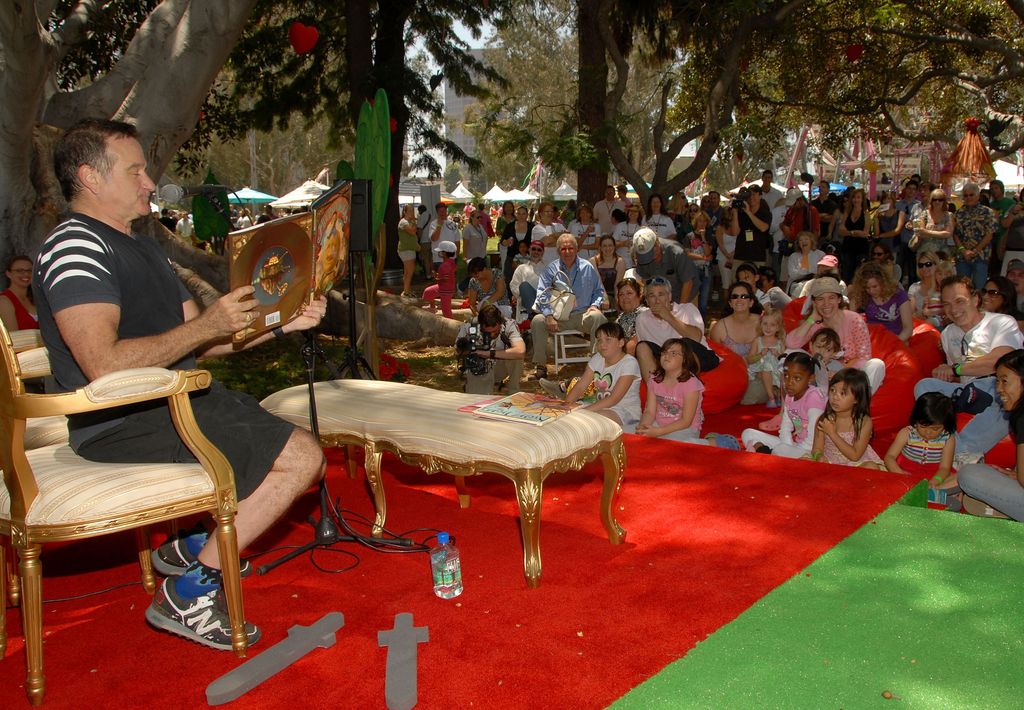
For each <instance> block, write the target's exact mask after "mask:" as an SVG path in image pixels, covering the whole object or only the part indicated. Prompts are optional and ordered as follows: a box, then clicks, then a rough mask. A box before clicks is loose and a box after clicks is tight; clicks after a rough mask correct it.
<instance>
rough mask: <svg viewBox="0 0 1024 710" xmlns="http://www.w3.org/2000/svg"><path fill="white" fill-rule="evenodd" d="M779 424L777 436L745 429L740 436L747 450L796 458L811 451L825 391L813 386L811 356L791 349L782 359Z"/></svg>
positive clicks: (822, 409) (823, 405)
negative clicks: (780, 418)
mask: <svg viewBox="0 0 1024 710" xmlns="http://www.w3.org/2000/svg"><path fill="white" fill-rule="evenodd" d="M782 389H783V391H784V392H785V393H786V395H785V397H783V400H782V426H781V428H780V429H779V435H778V436H772V435H771V434H767V433H765V432H763V431H758V430H757V429H746V430H744V431H743V434H742V435H741V438H742V439H743V445H744V447H746V449H747V451H756V452H758V453H762V454H775V455H777V456H785V457H787V458H792V459H798V458H800V457H802V456H804V455H805V454H809V453H810V451H811V444H812V443H814V436H813V432H814V429H815V426H817V423H818V418H819V417H820V416H821V413H822V412H824V411H825V395H824V394H823V393H822V391H821V390H820V389H818V388H817V387H815V386H814V360H813V359H812V358H811V356H810V355H808V354H807V353H805V352H801V351H797V352H792V353H790V354H789V355H787V356H786V359H785V361H784V362H783V363H782Z"/></svg>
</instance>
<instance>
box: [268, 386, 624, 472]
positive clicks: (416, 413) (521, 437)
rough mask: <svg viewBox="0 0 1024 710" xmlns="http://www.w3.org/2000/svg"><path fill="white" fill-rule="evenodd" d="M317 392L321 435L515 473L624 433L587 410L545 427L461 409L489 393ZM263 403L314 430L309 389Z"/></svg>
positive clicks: (378, 388)
mask: <svg viewBox="0 0 1024 710" xmlns="http://www.w3.org/2000/svg"><path fill="white" fill-rule="evenodd" d="M315 390H316V411H317V422H318V424H319V428H320V434H321V435H329V434H347V435H354V436H357V437H359V438H360V439H362V440H364V441H372V442H377V441H387V442H390V443H392V444H393V445H395V446H396V447H397V448H398V449H399V450H401V451H403V452H405V453H408V454H429V455H434V456H443V457H444V458H446V459H448V460H449V461H452V462H455V463H471V462H480V461H486V462H488V463H493V464H498V465H501V466H504V467H507V468H509V469H520V468H534V467H536V468H540V467H543V466H544V465H545V464H547V463H549V462H551V461H553V460H556V459H560V458H563V457H566V456H571V455H572V454H574V453H576V452H578V451H582V450H589V449H592V448H593V447H594V446H596V445H597V444H598V443H600V442H602V441H614V440H616V439H617V438H619V436H621V435H622V429H621V428H620V427H619V426H618V425H617V424H615V423H614V422H613V421H611V420H610V419H608V418H606V417H602V416H601V415H600V414H597V413H594V412H588V411H586V410H577V411H574V412H572V413H571V414H569V415H568V416H565V417H562V418H561V419H558V420H555V421H553V422H548V423H547V424H545V425H543V426H531V425H528V424H522V423H517V422H502V421H495V420H491V419H484V418H483V417H477V416H474V415H473V414H470V413H466V412H460V411H458V408H459V407H462V406H465V405H467V404H472V403H474V402H479V401H480V400H481V399H483V397H482V396H481V395H478V394H461V393H458V392H441V391H438V390H433V389H430V388H427V387H419V386H417V385H408V384H402V383H398V382H377V381H373V380H332V381H330V382H317V383H316V385H315ZM261 404H262V405H263V407H264V408H265V409H267V411H269V412H271V413H273V414H276V415H277V416H279V417H281V418H282V419H284V420H286V421H289V422H291V423H293V424H295V425H297V426H301V427H304V428H306V429H308V428H309V395H308V389H307V387H306V386H305V385H300V386H297V387H291V388H289V389H286V390H282V391H280V392H276V393H274V394H272V395H270V396H269V397H267V398H266V399H265V400H263V402H262V403H261Z"/></svg>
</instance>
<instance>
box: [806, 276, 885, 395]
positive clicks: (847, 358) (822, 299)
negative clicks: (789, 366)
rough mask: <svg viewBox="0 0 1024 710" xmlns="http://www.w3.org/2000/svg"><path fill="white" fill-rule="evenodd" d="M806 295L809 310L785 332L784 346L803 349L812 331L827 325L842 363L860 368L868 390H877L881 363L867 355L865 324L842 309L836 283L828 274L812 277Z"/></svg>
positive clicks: (868, 339) (881, 376) (868, 343)
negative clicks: (839, 349) (840, 348)
mask: <svg viewBox="0 0 1024 710" xmlns="http://www.w3.org/2000/svg"><path fill="white" fill-rule="evenodd" d="M810 297H811V304H812V305H811V310H810V313H809V315H808V316H807V317H806V318H805V319H804V320H803V321H801V323H800V325H799V326H798V327H796V328H794V329H793V330H790V331H789V333H787V334H786V347H787V348H791V349H792V348H802V349H806V346H807V345H808V343H810V342H811V339H812V338H813V337H814V334H815V333H817V332H818V331H819V330H821V329H822V328H831V329H832V330H834V331H835V332H836V333H838V334H839V342H840V343H841V344H842V346H843V356H842V358H843V364H844V365H845V366H846V367H855V368H857V369H859V370H863V371H864V374H865V375H867V376H868V382H869V383H870V384H871V391H872V392H876V391H878V388H879V386H881V384H882V380H883V379H884V378H885V363H884V362H882V361H881V360H879V359H878V358H876V357H872V356H871V335H870V333H868V325H867V323H865V322H864V318H863V317H862V316H861V315H860V314H859V313H856V312H854V311H851V310H849V309H847V308H846V304H845V303H844V302H843V289H842V288H841V287H840V285H839V282H838V281H836V280H835V279H834V278H832V277H831V276H825V277H822V278H817V279H814V281H812V282H811V294H810Z"/></svg>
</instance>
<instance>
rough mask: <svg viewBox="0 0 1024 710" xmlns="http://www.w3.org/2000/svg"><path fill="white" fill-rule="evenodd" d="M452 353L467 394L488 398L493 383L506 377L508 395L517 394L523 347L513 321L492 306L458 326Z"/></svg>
mask: <svg viewBox="0 0 1024 710" xmlns="http://www.w3.org/2000/svg"><path fill="white" fill-rule="evenodd" d="M455 350H456V352H457V353H458V355H459V370H461V371H463V372H465V373H466V392H467V393H468V394H491V393H492V392H494V383H495V381H497V382H502V381H503V380H504V379H505V378H506V377H508V392H509V394H515V393H516V392H518V391H519V382H520V380H522V379H523V359H524V358H525V357H526V343H524V342H523V337H522V336H521V335H520V334H519V329H518V328H517V327H516V324H515V321H514V320H512V319H511V318H509V319H506V318H505V317H504V316H503V315H502V314H501V311H500V310H498V307H497V306H495V305H494V304H491V303H488V304H487V305H485V306H484V307H483V308H481V309H480V314H479V315H478V316H477V317H476V318H474V319H473V320H472V321H470V322H469V323H464V324H463V325H462V328H460V329H459V335H458V338H456V340H455Z"/></svg>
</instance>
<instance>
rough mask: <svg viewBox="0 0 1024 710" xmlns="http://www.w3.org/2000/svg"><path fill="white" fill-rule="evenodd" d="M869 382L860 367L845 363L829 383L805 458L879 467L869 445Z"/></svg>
mask: <svg viewBox="0 0 1024 710" xmlns="http://www.w3.org/2000/svg"><path fill="white" fill-rule="evenodd" d="M870 410H871V386H870V385H869V384H868V376H867V375H865V374H864V372H863V371H862V370H857V369H855V368H852V367H844V368H843V369H842V370H840V371H839V372H837V373H836V374H835V375H834V376H833V377H832V381H831V382H830V383H829V387H828V404H827V405H826V406H825V413H824V414H823V415H822V417H821V418H820V419H819V420H818V425H817V426H816V427H815V429H814V446H813V447H812V449H811V453H810V455H808V456H805V457H804V458H810V459H813V460H815V461H825V462H826V463H835V464H842V465H844V466H864V467H866V468H878V469H882V468H884V466H883V465H882V459H880V458H879V457H878V454H877V453H875V450H874V449H872V448H871V434H872V425H871V415H870V414H868V412H869V411H870Z"/></svg>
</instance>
